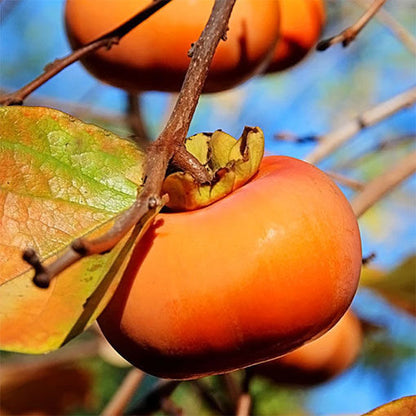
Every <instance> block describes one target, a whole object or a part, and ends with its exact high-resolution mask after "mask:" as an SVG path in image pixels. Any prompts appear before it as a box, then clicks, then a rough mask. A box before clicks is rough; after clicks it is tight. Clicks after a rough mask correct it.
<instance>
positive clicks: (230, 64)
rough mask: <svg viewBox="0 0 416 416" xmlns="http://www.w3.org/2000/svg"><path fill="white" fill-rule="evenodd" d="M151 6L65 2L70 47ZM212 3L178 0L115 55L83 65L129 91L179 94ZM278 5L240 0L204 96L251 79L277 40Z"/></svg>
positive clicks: (126, 1)
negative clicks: (191, 49)
mask: <svg viewBox="0 0 416 416" xmlns="http://www.w3.org/2000/svg"><path fill="white" fill-rule="evenodd" d="M148 3H149V0H100V1H85V0H67V2H66V7H65V23H66V29H67V34H68V37H69V41H70V43H71V45H72V47H73V48H78V47H79V46H81V45H84V44H86V43H88V42H90V41H92V40H94V39H96V38H98V37H99V36H101V35H103V34H105V33H107V32H108V31H109V30H111V29H114V28H116V27H117V26H119V25H120V24H122V23H123V22H124V21H126V20H127V19H128V18H130V17H131V16H133V15H134V14H135V13H137V12H138V11H140V10H141V9H142V8H143V7H144V6H146V5H147V4H148ZM213 4H214V1H213V0H197V1H195V0H175V1H174V2H172V3H170V4H168V5H166V6H165V7H163V8H162V9H160V10H159V11H158V12H157V13H155V14H154V15H153V16H151V17H150V18H149V19H147V20H146V21H145V22H143V23H142V24H140V25H139V26H138V27H136V28H135V29H133V30H132V31H131V32H130V33H128V34H127V35H126V36H125V37H124V38H123V39H122V40H121V41H120V44H119V45H117V46H114V47H113V48H111V50H109V51H107V50H99V51H97V52H94V53H92V54H89V55H88V56H86V57H85V58H83V59H82V63H83V64H84V65H85V67H86V68H87V69H88V71H90V72H91V73H92V74H93V75H94V76H95V77H97V78H98V79H100V80H101V81H104V82H106V83H108V84H111V85H113V86H116V87H119V88H122V89H125V90H128V91H131V92H140V91H149V90H157V91H173V92H174V91H179V89H180V87H181V85H182V81H183V79H184V76H185V73H186V70H187V68H188V65H189V62H190V58H189V57H188V51H189V49H190V48H191V44H192V43H193V42H195V41H196V40H197V39H198V37H199V35H200V34H201V32H202V30H203V28H204V26H205V24H206V22H207V21H208V17H209V15H210V12H211V9H212V6H213ZM279 10H280V8H279V3H278V2H277V1H276V0H262V1H261V5H260V4H259V2H258V1H257V0H239V1H238V2H236V5H235V7H234V10H233V13H232V16H231V19H230V22H229V30H228V32H227V41H226V42H220V44H219V46H218V48H217V51H216V53H215V56H214V59H213V62H212V64H211V67H210V72H209V75H208V79H207V81H206V84H205V92H215V91H221V90H224V89H227V88H231V87H233V86H235V85H237V84H239V83H241V82H242V81H244V80H245V79H247V78H248V77H249V76H251V75H252V74H253V73H254V72H255V71H256V69H257V68H258V67H259V65H261V64H262V63H263V61H264V59H265V57H266V56H267V55H268V54H270V53H271V51H272V50H273V47H274V45H275V44H276V41H277V39H278V36H279V20H280V18H279Z"/></svg>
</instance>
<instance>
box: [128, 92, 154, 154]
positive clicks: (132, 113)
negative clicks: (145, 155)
mask: <svg viewBox="0 0 416 416" xmlns="http://www.w3.org/2000/svg"><path fill="white" fill-rule="evenodd" d="M140 98H141V97H140V94H137V93H127V109H126V116H127V117H126V118H127V124H128V125H129V126H130V128H131V130H132V132H133V134H134V137H133V140H134V141H135V142H136V143H137V144H138V145H139V147H140V148H142V149H144V148H146V146H147V145H148V144H149V143H151V141H152V139H151V138H150V136H149V133H148V131H147V129H146V125H145V122H144V119H143V113H142V105H141V100H140Z"/></svg>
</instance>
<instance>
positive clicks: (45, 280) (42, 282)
mask: <svg viewBox="0 0 416 416" xmlns="http://www.w3.org/2000/svg"><path fill="white" fill-rule="evenodd" d="M22 258H23V260H24V261H25V262H26V263H28V264H29V265H30V266H32V267H33V268H34V269H35V276H34V277H33V283H34V284H35V285H36V286H37V287H39V288H42V289H47V288H48V287H49V284H50V282H51V276H50V274H49V273H48V272H47V270H46V269H45V267H43V265H42V263H41V261H40V259H39V256H38V254H37V253H36V251H35V250H34V249H33V248H27V249H26V250H25V251H24V252H23V256H22Z"/></svg>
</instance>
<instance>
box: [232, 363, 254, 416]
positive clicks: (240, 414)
mask: <svg viewBox="0 0 416 416" xmlns="http://www.w3.org/2000/svg"><path fill="white" fill-rule="evenodd" d="M252 376H253V373H252V372H251V369H250V368H247V369H245V370H244V378H243V383H242V389H241V394H240V396H239V398H238V400H237V409H236V413H235V414H236V416H249V415H250V411H251V407H252V405H253V403H252V398H251V394H250V382H251V379H252Z"/></svg>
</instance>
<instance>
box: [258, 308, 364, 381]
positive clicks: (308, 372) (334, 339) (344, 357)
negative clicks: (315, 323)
mask: <svg viewBox="0 0 416 416" xmlns="http://www.w3.org/2000/svg"><path fill="white" fill-rule="evenodd" d="M362 341H363V331H362V328H361V323H360V321H359V319H358V318H357V317H356V316H355V315H354V313H353V312H352V311H350V310H349V311H348V312H347V313H346V314H345V315H344V316H343V317H342V318H341V319H340V321H339V322H338V323H337V324H336V325H335V326H334V327H333V328H331V329H330V330H329V331H328V332H327V333H325V334H324V335H322V336H321V337H320V338H318V339H316V340H314V341H311V342H310V343H308V344H306V345H303V346H302V347H300V348H298V349H296V350H294V351H292V352H290V353H288V354H286V355H284V356H283V357H280V358H277V359H276V360H272V361H269V362H267V363H263V364H259V365H256V366H254V367H252V368H251V371H252V373H253V374H255V375H260V376H263V377H266V378H268V379H270V380H272V381H274V382H277V383H282V384H287V385H296V386H312V385H316V384H319V383H323V382H325V381H328V380H330V379H332V378H333V377H335V376H337V375H339V374H341V373H343V372H344V371H345V370H346V369H348V368H349V367H350V366H351V365H352V364H353V363H354V362H355V360H356V359H357V357H358V355H359V353H360V350H361V346H362Z"/></svg>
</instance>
